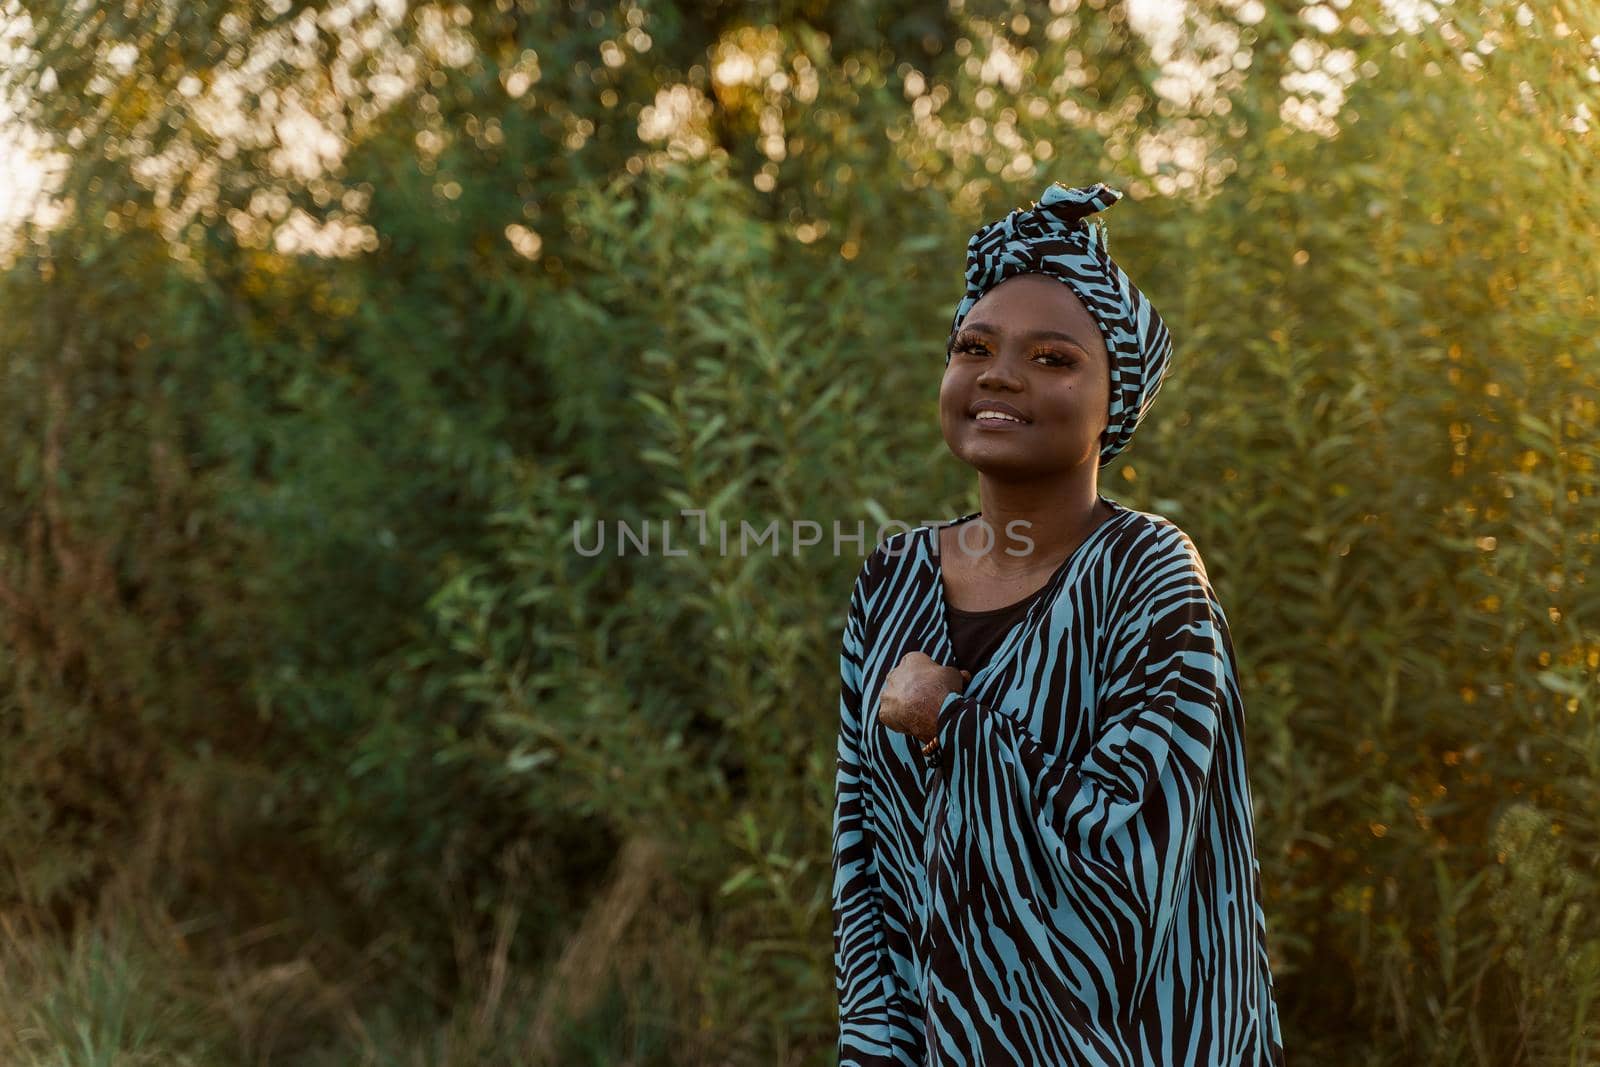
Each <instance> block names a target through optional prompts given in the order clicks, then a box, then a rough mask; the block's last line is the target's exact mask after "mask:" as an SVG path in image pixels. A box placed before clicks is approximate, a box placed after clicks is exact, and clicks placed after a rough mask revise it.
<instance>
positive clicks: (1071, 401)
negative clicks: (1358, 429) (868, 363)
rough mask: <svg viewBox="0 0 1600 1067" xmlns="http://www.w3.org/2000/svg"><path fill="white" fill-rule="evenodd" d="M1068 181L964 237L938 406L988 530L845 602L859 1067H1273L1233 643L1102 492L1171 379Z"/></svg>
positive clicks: (932, 544)
mask: <svg viewBox="0 0 1600 1067" xmlns="http://www.w3.org/2000/svg"><path fill="white" fill-rule="evenodd" d="M1120 196H1121V194H1120V193H1118V192H1116V191H1115V190H1112V189H1109V188H1107V187H1106V186H1104V185H1094V186H1091V187H1088V188H1082V189H1067V188H1063V187H1062V186H1060V185H1052V186H1051V187H1050V188H1049V189H1047V190H1046V191H1045V193H1044V196H1043V198H1042V199H1041V200H1040V201H1039V203H1038V204H1037V205H1035V206H1034V207H1032V208H1030V209H1027V210H1020V209H1019V210H1017V211H1013V212H1011V213H1010V214H1009V215H1007V216H1006V217H1005V218H1003V219H1001V220H999V221H997V222H995V223H992V224H991V225H989V226H985V227H983V228H982V229H980V230H979V231H978V232H977V233H976V234H974V235H973V237H972V240H971V241H970V242H969V244H968V246H967V268H966V282H967V289H966V295H965V297H964V298H963V300H962V301H961V304H960V306H959V307H958V308H957V310H956V315H955V321H954V323H953V324H952V327H951V336H950V344H949V349H948V351H947V353H946V357H945V374H944V380H943V383H942V385H941V387H940V391H939V418H940V425H941V427H942V429H943V431H944V436H945V441H946V442H947V443H948V444H949V447H950V450H951V451H952V452H954V453H955V455H956V456H957V457H958V458H959V459H961V460H963V461H965V462H966V463H968V464H970V465H971V466H973V467H975V468H977V471H978V496H979V499H980V501H981V504H982V508H981V510H980V511H978V512H976V513H974V514H972V515H967V516H963V517H962V518H959V519H955V520H953V521H951V522H948V523H945V524H944V525H943V526H940V527H922V528H920V529H918V530H916V531H913V532H908V533H901V534H897V535H895V536H893V537H890V538H888V539H887V540H885V541H884V542H883V543H882V544H880V545H879V546H878V547H877V548H876V549H875V550H874V551H873V553H872V554H871V555H870V556H869V557H868V559H867V561H866V563H865V564H864V565H863V567H862V569H861V573H860V575H859V576H858V578H857V579H856V583H855V588H854V590H853V593H852V595H851V600H850V610H849V614H848V621H847V624H846V627H845V632H844V639H843V652H842V656H841V660H840V664H841V683H842V684H841V698H840V711H841V719H840V732H839V763H838V777H837V788H838V805H837V808H836V811H835V816H834V829H833V919H834V947H835V957H834V962H835V970H836V984H837V988H838V993H839V1010H840V1038H839V1051H840V1062H841V1065H842V1067H868V1065H886V1064H908V1065H918V1067H920V1065H923V1064H927V1065H930V1067H935V1065H937V1067H943V1065H956V1064H961V1065H966V1064H984V1065H989V1067H1001V1065H1005V1067H1012V1065H1041V1067H1066V1065H1077V1064H1083V1065H1094V1067H1101V1065H1105V1067H1112V1065H1130V1064H1132V1065H1141V1067H1142V1065H1152V1067H1154V1065H1160V1067H1173V1065H1204V1067H1223V1065H1230V1067H1231V1065H1248V1067H1257V1065H1265V1064H1275V1065H1278V1064H1282V1062H1283V1051H1282V1047H1281V1037H1280V1035H1279V1028H1278V1015H1277V1008H1276V1004H1275V1002H1274V998H1273V985H1272V976H1271V972H1270V969H1269V966H1268V958H1267V948H1266V931H1265V922H1264V918H1263V914H1262V909H1261V892H1260V873H1259V865H1258V864H1257V862H1256V859H1255V844H1254V825H1253V821H1252V816H1251V807H1250V790H1249V784H1248V782H1247V780H1246V778H1245V766H1244V738H1243V720H1242V713H1243V707H1242V703H1241V700H1240V694H1239V685H1238V679H1237V674H1236V670H1235V667H1234V657H1233V647H1232V643H1231V640H1230V637H1229V633H1228V625H1227V620H1226V618H1225V617H1224V615H1223V611H1222V605H1221V604H1220V603H1219V602H1218V601H1217V598H1216V595H1215V593H1214V592H1213V591H1212V588H1211V584H1210V582H1209V581H1208V579H1207V577H1206V571H1205V567H1204V565H1203V563H1202V562H1201V559H1200V556H1199V554H1198V552H1197V551H1196V549H1195V546H1194V544H1193V542H1191V541H1190V539H1189V538H1188V536H1187V535H1186V534H1184V532H1183V531H1182V530H1181V529H1179V528H1178V527H1177V526H1176V525H1174V524H1173V523H1172V522H1170V521H1168V520H1167V519H1165V518H1162V517H1160V516H1158V515H1153V514H1148V513H1145V512H1140V511H1134V510H1131V509H1129V508H1126V507H1124V506H1122V505H1121V504H1118V503H1117V502H1115V501H1113V500H1109V499H1107V498H1106V497H1104V496H1101V495H1100V494H1099V492H1098V490H1097V488H1096V485H1097V477H1098V470H1099V468H1100V467H1102V466H1104V465H1105V464H1106V463H1107V462H1108V461H1110V460H1111V459H1112V458H1113V457H1114V456H1116V455H1117V454H1118V453H1119V452H1121V451H1122V450H1123V449H1124V448H1125V447H1126V446H1127V444H1128V441H1129V439H1130V438H1131V437H1132V435H1133V431H1134V429H1135V428H1136V427H1137V426H1138V424H1139V422H1140V421H1141V420H1142V419H1143V417H1144V415H1145V413H1146V411H1147V410H1148V408H1149V404H1150V401H1151V400H1152V399H1153V398H1154V396H1155V394H1156V391H1157V389H1158V388H1159V387H1160V384H1161V381H1162V379H1163V377H1164V376H1165V374H1166V371H1167V367H1168V364H1169V360H1170V356H1171V351H1172V342H1171V339H1170V337H1169V336H1168V334H1167V330H1166V327H1165V326H1164V325H1163V323H1162V321H1161V319H1160V317H1159V316H1158V315H1157V314H1156V313H1155V311H1154V309H1153V308H1151V307H1150V305H1149V304H1148V303H1146V302H1145V300H1144V298H1143V296H1142V294H1140V292H1139V291H1138V290H1137V289H1136V288H1135V287H1134V286H1133V284H1132V282H1130V281H1129V280H1128V277H1127V275H1126V274H1124V273H1123V272H1122V271H1121V270H1120V269H1119V268H1118V267H1117V266H1116V264H1115V263H1113V262H1112V260H1111V258H1110V255H1109V252H1108V249H1107V245H1106V239H1105V229H1104V226H1103V224H1101V225H1090V224H1088V223H1087V222H1086V221H1085V220H1087V219H1088V217H1089V216H1091V215H1093V214H1094V213H1096V212H1098V211H1100V210H1101V209H1103V208H1105V207H1108V206H1110V205H1111V204H1113V203H1115V202H1116V201H1117V200H1118V199H1119V198H1120Z"/></svg>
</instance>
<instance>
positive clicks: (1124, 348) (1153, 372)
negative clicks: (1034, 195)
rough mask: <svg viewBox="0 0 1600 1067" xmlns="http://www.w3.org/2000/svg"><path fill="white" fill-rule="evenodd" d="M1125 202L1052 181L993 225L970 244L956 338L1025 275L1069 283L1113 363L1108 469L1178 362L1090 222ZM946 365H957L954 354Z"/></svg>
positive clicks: (1100, 226)
mask: <svg viewBox="0 0 1600 1067" xmlns="http://www.w3.org/2000/svg"><path fill="white" fill-rule="evenodd" d="M1121 199H1122V194H1121V193H1119V192H1118V191H1117V190H1115V189H1112V188H1110V187H1109V186H1107V185H1106V184H1105V183H1104V182H1098V183H1096V184H1094V185H1091V186H1086V187H1084V188H1082V189H1068V188H1066V187H1065V186H1063V185H1061V184H1060V183H1059V182H1052V183H1051V184H1050V187H1049V188H1048V189H1046V190H1045V191H1044V195H1043V196H1041V197H1040V198H1039V202H1038V203H1037V204H1035V205H1034V206H1033V207H1031V208H1028V209H1027V210H1023V209H1022V208H1018V209H1017V210H1015V211H1013V212H1011V213H1010V214H1009V215H1007V216H1006V217H1005V218H1003V219H998V220H996V221H995V222H991V223H990V224H989V225H987V226H984V227H983V228H982V229H980V230H978V232H977V233H975V234H973V235H972V239H971V240H970V241H968V242H967V292H966V295H965V296H963V297H962V298H961V304H960V305H959V306H958V307H957V308H956V317H955V320H954V321H953V322H952V323H951V324H950V336H951V337H952V338H954V337H955V332H956V330H958V329H959V328H960V327H961V320H963V319H965V318H966V317H967V312H969V311H971V310H972V305H974V304H976V303H977V302H978V298H979V297H981V296H983V294H984V293H986V292H988V291H989V290H990V289H992V288H994V287H995V286H996V285H999V284H1000V283H1001V282H1003V281H1005V280H1006V279H1007V278H1011V277H1014V276H1016V275H1018V274H1030V273H1032V274H1047V275H1049V276H1050V277H1052V278H1055V279H1057V280H1059V281H1062V282H1065V283H1066V284H1067V286H1068V287H1069V288H1071V289H1072V291H1073V292H1074V293H1076V294H1077V296H1078V299H1079V300H1081V301H1083V306H1084V307H1085V308H1087V309H1088V311H1089V314H1090V316H1091V317H1092V318H1093V319H1094V320H1095V322H1096V323H1098V324H1099V326H1100V332H1101V334H1102V335H1104V337H1105V340H1106V354H1107V355H1108V356H1109V357H1110V364H1111V405H1110V414H1109V418H1108V419H1107V422H1106V435H1105V439H1104V440H1103V441H1102V442H1101V445H1100V466H1102V467H1104V466H1105V465H1106V464H1107V463H1109V462H1110V461H1111V459H1112V457H1114V456H1115V455H1116V454H1117V453H1119V452H1121V451H1122V450H1123V449H1124V448H1126V447H1127V446H1128V442H1129V441H1130V440H1132V438H1133V431H1134V430H1135V429H1137V428H1138V426H1139V423H1141V422H1143V421H1144V416H1145V413H1146V412H1148V411H1149V410H1150V402H1151V401H1152V400H1154V399H1155V396H1156V393H1157V391H1158V390H1160V388H1161V382H1162V380H1163V379H1164V378H1165V377H1166V374H1167V369H1168V367H1169V366H1170V365H1171V362H1172V337H1171V335H1170V334H1169V333H1167V326H1166V323H1164V322H1162V321H1161V316H1160V315H1158V314H1156V309H1155V308H1153V307H1151V306H1150V303H1149V301H1147V300H1145V298H1144V294H1143V293H1141V292H1139V290H1138V289H1137V288H1136V287H1135V286H1134V284H1133V282H1132V281H1131V280H1130V279H1129V278H1128V276H1127V275H1126V274H1125V273H1123V271H1122V268H1120V267H1118V266H1117V265H1116V264H1115V263H1113V262H1112V261H1111V253H1110V252H1109V251H1108V250H1107V248H1106V227H1105V223H1104V222H1098V221H1097V222H1096V223H1093V224H1090V223H1086V222H1085V221H1084V220H1085V219H1087V218H1088V217H1089V216H1090V215H1093V214H1095V213H1096V212H1098V211H1101V210H1103V209H1105V208H1108V207H1110V206H1111V205H1112V204H1115V203H1116V202H1117V201H1118V200H1121ZM944 361H945V364H946V366H948V365H949V363H950V351H949V349H948V348H946V350H945V357H944Z"/></svg>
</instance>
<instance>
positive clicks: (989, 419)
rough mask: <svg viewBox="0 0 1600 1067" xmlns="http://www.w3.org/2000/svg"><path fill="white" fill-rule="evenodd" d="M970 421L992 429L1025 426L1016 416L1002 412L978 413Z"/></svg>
mask: <svg viewBox="0 0 1600 1067" xmlns="http://www.w3.org/2000/svg"><path fill="white" fill-rule="evenodd" d="M972 421H973V422H975V423H977V424H978V425H979V426H983V427H986V428H993V429H1000V428H1009V427H1012V426H1025V425H1027V423H1025V422H1023V421H1022V420H1021V419H1019V418H1017V417H1016V416H1014V415H1007V414H1006V413H1005V412H1003V411H980V412H978V413H977V414H976V415H974V416H973V417H972Z"/></svg>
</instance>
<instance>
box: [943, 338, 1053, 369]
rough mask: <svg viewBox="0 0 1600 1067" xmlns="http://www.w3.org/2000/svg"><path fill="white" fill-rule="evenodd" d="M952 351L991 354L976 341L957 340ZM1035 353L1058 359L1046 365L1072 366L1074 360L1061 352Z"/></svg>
mask: <svg viewBox="0 0 1600 1067" xmlns="http://www.w3.org/2000/svg"><path fill="white" fill-rule="evenodd" d="M950 351H951V352H963V353H981V354H983V355H988V354H989V349H988V348H987V347H986V346H984V345H981V344H979V343H978V342H976V341H957V342H956V343H955V344H954V345H953V346H951V348H950ZM1035 355H1040V356H1049V357H1050V358H1051V359H1054V360H1055V361H1056V362H1055V363H1054V364H1046V366H1061V367H1066V366H1071V364H1072V362H1073V360H1072V359H1071V357H1069V356H1064V355H1062V354H1061V353H1059V352H1037V353H1035Z"/></svg>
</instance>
